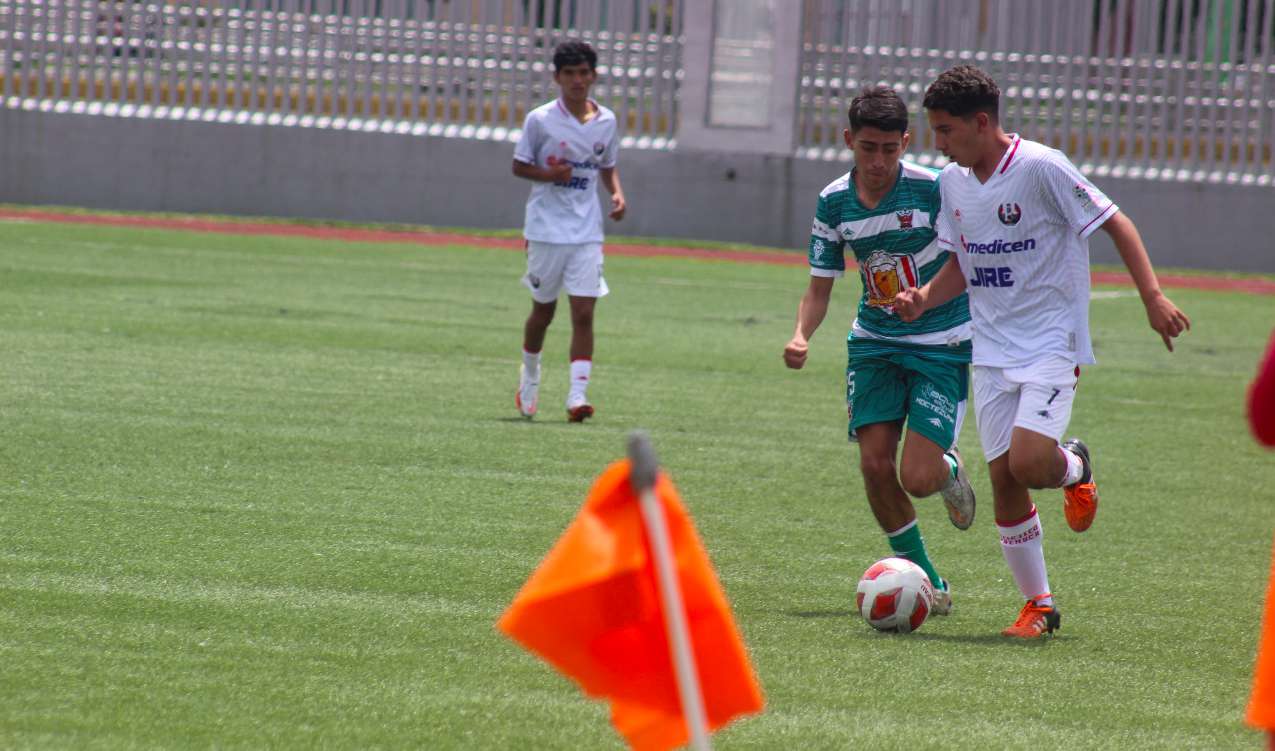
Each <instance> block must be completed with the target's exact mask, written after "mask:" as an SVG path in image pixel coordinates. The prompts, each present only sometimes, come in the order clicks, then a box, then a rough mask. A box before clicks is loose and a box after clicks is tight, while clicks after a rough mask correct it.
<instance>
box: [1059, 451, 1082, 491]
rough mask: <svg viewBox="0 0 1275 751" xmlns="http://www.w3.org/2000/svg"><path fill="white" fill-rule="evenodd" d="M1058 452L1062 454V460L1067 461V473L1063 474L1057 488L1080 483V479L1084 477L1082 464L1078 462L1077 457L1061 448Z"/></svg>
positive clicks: (1078, 458)
mask: <svg viewBox="0 0 1275 751" xmlns="http://www.w3.org/2000/svg"><path fill="white" fill-rule="evenodd" d="M1058 450H1059V451H1061V452H1062V455H1063V458H1064V459H1066V460H1067V471H1066V472H1064V473H1063V478H1062V482H1060V483H1058V487H1066V486H1068V485H1074V484H1076V483H1078V482H1080V478H1082V477H1084V476H1085V465H1084V462H1082V461H1080V457H1079V456H1076V455H1075V454H1073V453H1072V452H1070V451H1068V450H1067V449H1065V448H1063V447H1062V446H1059V447H1058Z"/></svg>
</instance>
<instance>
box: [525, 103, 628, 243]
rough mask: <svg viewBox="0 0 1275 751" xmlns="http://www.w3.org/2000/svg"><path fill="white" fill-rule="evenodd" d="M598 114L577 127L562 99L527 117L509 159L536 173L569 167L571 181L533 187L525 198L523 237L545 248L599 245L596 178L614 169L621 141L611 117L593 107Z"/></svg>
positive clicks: (612, 115) (599, 107)
mask: <svg viewBox="0 0 1275 751" xmlns="http://www.w3.org/2000/svg"><path fill="white" fill-rule="evenodd" d="M589 102H590V103H591V104H592V105H593V106H595V107H597V108H598V111H597V114H596V115H594V116H593V118H592V119H590V120H589V121H588V122H587V123H582V122H580V121H579V120H577V119H576V117H575V115H572V114H571V113H570V112H568V111H567V108H566V106H565V105H564V104H563V103H562V100H561V99H555V100H554V101H552V102H548V103H546V104H542V105H540V106H539V107H537V108H535V109H534V110H532V111H531V112H529V113H527V119H526V120H525V121H524V122H523V125H522V136H521V137H520V138H519V139H518V145H517V146H516V147H514V159H515V160H517V161H519V162H523V163H525V164H531V165H535V166H537V167H549V166H553V165H555V164H558V163H560V162H570V164H571V177H570V178H569V179H567V180H565V181H563V182H560V183H544V182H535V183H533V184H532V186H531V195H530V196H528V198H527V213H526V219H525V222H524V224H523V232H522V233H523V236H524V237H526V238H527V239H528V240H535V241H537V242H546V243H565V244H581V243H590V242H595V243H600V242H602V209H601V207H600V206H599V205H598V182H599V179H598V173H599V171H600V170H603V169H610V168H611V167H614V166H615V161H616V154H617V152H618V151H619V145H620V139H619V136H618V134H617V133H616V121H615V114H614V113H612V112H611V110H609V109H607V108H606V107H603V106H602V105H600V104H598V103H597V102H594V101H593V100H592V99H590V100H589Z"/></svg>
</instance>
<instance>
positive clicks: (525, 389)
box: [514, 365, 540, 420]
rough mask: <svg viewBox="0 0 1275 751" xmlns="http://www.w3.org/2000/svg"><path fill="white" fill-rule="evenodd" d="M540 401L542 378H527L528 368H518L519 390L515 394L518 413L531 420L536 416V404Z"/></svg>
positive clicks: (523, 366)
mask: <svg viewBox="0 0 1275 751" xmlns="http://www.w3.org/2000/svg"><path fill="white" fill-rule="evenodd" d="M539 399H540V378H539V375H537V377H536V378H528V377H527V366H526V365H519V366H518V390H517V391H515V392H514V404H516V405H517V406H518V412H519V414H521V415H522V416H523V417H525V418H527V419H528V420H530V419H531V418H532V417H535V415H536V402H537V401H538V400H539Z"/></svg>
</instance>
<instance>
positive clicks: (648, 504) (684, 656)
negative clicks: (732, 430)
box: [628, 430, 711, 751]
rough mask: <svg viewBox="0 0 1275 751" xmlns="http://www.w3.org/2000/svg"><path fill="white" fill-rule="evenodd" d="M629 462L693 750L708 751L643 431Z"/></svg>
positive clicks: (635, 435) (634, 437)
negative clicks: (657, 581)
mask: <svg viewBox="0 0 1275 751" xmlns="http://www.w3.org/2000/svg"><path fill="white" fill-rule="evenodd" d="M628 448H629V452H628V453H629V461H630V462H631V463H632V474H631V480H630V481H631V482H632V483H633V489H634V490H636V491H637V493H638V498H639V499H640V503H641V506H642V520H643V521H644V522H645V526H646V534H647V537H649V538H650V540H651V550H652V551H653V552H654V553H655V571H656V574H657V576H658V578H659V582H660V600H661V601H662V603H663V605H664V628H665V630H666V631H667V632H668V637H669V644H670V645H672V648H673V667H674V668H675V669H676V670H677V692H678V694H679V695H680V697H681V699H682V714H683V716H684V717H685V719H686V728H687V730H688V731H689V732H690V736H691V748H693V749H695V751H708V750H709V749H710V748H711V746H710V745H709V742H708V719H707V717H706V716H705V713H704V695H703V693H702V692H701V691H700V683H699V675H698V674H697V672H696V670H695V659H694V657H693V654H694V653H693V652H692V651H691V633H690V629H689V628H687V625H686V605H685V604H684V603H683V601H682V591H681V588H680V587H679V586H678V583H677V568H676V567H675V565H674V561H673V549H672V546H671V545H670V544H669V534H668V525H667V523H666V522H665V519H664V507H663V506H662V505H661V504H660V502H659V499H658V498H656V496H655V473H656V471H657V470H658V469H659V463H658V462H657V461H656V459H655V449H654V447H652V446H651V439H650V438H649V437H648V436H647V435H646V434H645V433H643V432H641V431H636V430H635V431H633V432H632V433H630V434H629V446H628Z"/></svg>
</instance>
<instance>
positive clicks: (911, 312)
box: [890, 287, 925, 323]
mask: <svg viewBox="0 0 1275 751" xmlns="http://www.w3.org/2000/svg"><path fill="white" fill-rule="evenodd" d="M890 304H891V305H893V306H894V314H895V315H897V316H898V317H899V318H901V319H903V320H904V321H905V322H908V323H911V322H912V321H915V320H916V319H918V318H920V317H921V314H922V313H924V312H925V295H924V294H923V293H922V292H921V290H920V288H918V287H908V288H907V289H902V290H899V292H898V294H896V295H895V296H894V299H893V300H892V301H890Z"/></svg>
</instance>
